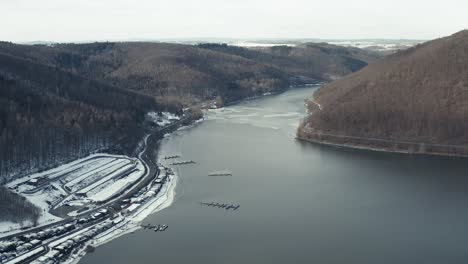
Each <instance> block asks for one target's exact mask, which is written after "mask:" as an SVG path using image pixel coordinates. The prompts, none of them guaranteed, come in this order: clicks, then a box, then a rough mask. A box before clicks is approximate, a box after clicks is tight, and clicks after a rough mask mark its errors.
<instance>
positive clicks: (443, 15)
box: [0, 0, 468, 42]
mask: <svg viewBox="0 0 468 264" xmlns="http://www.w3.org/2000/svg"><path fill="white" fill-rule="evenodd" d="M467 10H468V0H386V1H372V0H287V1H278V0H190V1H189V0H0V27H1V29H0V40H5V41H15V42H23V41H36V40H48V41H89V40H112V39H114V40H115V39H121V40H123V39H155V40H156V39H163V38H208V37H209V38H213V37H216V38H410V39H432V38H437V37H441V36H445V35H449V34H452V33H455V32H457V31H459V30H462V29H464V28H468V13H467Z"/></svg>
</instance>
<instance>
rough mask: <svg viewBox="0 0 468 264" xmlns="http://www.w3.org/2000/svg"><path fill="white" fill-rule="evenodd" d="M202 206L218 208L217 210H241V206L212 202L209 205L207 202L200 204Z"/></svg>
mask: <svg viewBox="0 0 468 264" xmlns="http://www.w3.org/2000/svg"><path fill="white" fill-rule="evenodd" d="M200 204H201V205H205V206H208V207H217V208H222V209H225V210H233V211H235V210H237V209H239V208H240V205H239V204H237V205H236V204H229V203H215V202H210V203H207V202H200Z"/></svg>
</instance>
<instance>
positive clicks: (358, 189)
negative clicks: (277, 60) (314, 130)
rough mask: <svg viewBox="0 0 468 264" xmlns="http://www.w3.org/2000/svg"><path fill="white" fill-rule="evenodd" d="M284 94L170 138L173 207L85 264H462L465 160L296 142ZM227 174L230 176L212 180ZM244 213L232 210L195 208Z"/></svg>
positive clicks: (467, 236) (290, 102)
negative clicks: (155, 227)
mask: <svg viewBox="0 0 468 264" xmlns="http://www.w3.org/2000/svg"><path fill="white" fill-rule="evenodd" d="M314 89H316V88H313V87H312V88H311V87H309V88H301V89H294V90H290V91H288V92H286V93H284V94H280V95H276V96H270V97H265V98H262V99H258V100H253V101H249V102H244V103H242V104H239V105H236V106H232V107H228V108H226V109H224V110H223V111H216V112H211V113H210V114H208V120H207V121H205V122H202V123H200V124H198V125H196V126H195V127H193V128H190V129H185V130H182V131H178V132H176V133H175V134H174V135H173V136H171V137H170V138H168V139H167V140H165V141H164V142H163V144H162V153H163V155H166V154H167V155H177V154H179V155H181V156H183V159H185V160H190V159H193V160H195V161H196V162H197V164H195V165H185V166H180V168H179V169H178V170H177V171H178V173H179V177H180V179H179V183H178V186H177V190H176V191H177V199H176V201H175V202H174V204H173V205H172V206H171V207H169V208H167V209H165V210H163V211H161V212H158V213H156V214H153V215H152V216H150V217H149V218H148V219H146V220H145V223H151V224H168V225H169V228H168V229H167V230H166V231H165V232H157V233H155V232H153V231H147V230H146V231H145V230H139V231H136V232H135V233H134V234H128V235H126V236H124V237H121V238H118V239H116V240H114V241H112V242H110V243H108V244H106V245H103V246H101V247H99V248H97V250H96V252H94V253H91V254H89V255H87V256H86V257H85V258H84V259H83V260H81V262H80V263H83V264H97V263H99V264H101V263H126V264H130V263H144V264H146V263H148V264H150V263H151V264H153V263H216V264H217V263H236V264H238V263H319V264H328V263H332V264H334V263H346V264H349V263H356V264H358V263H359V264H362V263H411V264H415V263H424V264H428V263H434V264H441V263H444V264H446V263H467V261H468V162H467V160H466V159H460V158H443V157H425V156H409V155H399V154H388V153H376V152H370V151H363V150H349V149H344V148H334V147H324V146H318V145H313V144H307V143H302V142H299V141H296V140H295V139H294V134H295V129H296V127H297V124H298V122H299V120H300V119H301V118H302V117H303V116H304V115H305V112H304V104H303V101H304V98H306V97H309V96H310V95H311V94H312V92H313V91H314ZM225 169H227V170H229V171H231V172H232V173H233V176H231V177H210V176H208V174H210V173H212V172H213V171H219V170H225ZM212 201H213V202H223V203H224V202H225V203H233V204H240V205H241V206H240V208H239V210H236V211H232V210H224V209H218V208H212V207H207V206H203V205H201V204H199V202H212Z"/></svg>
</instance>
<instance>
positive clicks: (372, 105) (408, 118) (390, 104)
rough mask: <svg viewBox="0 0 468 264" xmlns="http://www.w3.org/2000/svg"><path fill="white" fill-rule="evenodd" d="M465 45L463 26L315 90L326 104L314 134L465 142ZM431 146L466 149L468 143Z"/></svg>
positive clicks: (315, 118)
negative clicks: (455, 32)
mask: <svg viewBox="0 0 468 264" xmlns="http://www.w3.org/2000/svg"><path fill="white" fill-rule="evenodd" d="M467 46H468V31H466V30H465V31H462V32H459V33H457V34H454V35H453V36H450V37H446V38H441V39H437V40H434V41H430V42H427V43H424V44H422V45H419V46H417V47H414V48H411V49H409V50H405V51H400V52H398V53H396V54H394V55H391V56H389V57H387V58H385V59H383V60H382V61H380V62H377V63H374V64H372V65H369V66H368V67H366V68H364V69H363V70H361V71H359V72H357V73H355V74H352V75H350V76H347V77H345V78H343V79H341V80H338V81H336V82H333V83H331V84H329V85H327V86H325V87H323V88H322V89H320V90H319V91H318V92H317V93H316V94H315V97H316V100H318V102H319V103H320V104H321V105H322V108H323V109H322V110H321V111H314V114H312V115H311V116H310V117H309V120H308V123H309V125H310V126H309V127H310V128H312V129H311V130H310V132H311V133H310V134H311V135H310V136H313V135H312V134H314V133H324V134H332V135H344V136H354V137H361V138H366V137H367V138H378V139H385V140H390V141H392V140H394V141H395V142H398V141H411V142H421V143H427V144H426V146H429V145H455V146H457V147H466V146H467V145H468V133H467V131H468V66H467V65H468V49H467ZM301 130H302V131H301ZM300 132H301V133H302V132H303V129H300ZM331 141H333V140H331ZM341 141H342V140H340V143H342V142H341ZM347 141H348V142H349V143H353V141H354V140H352V139H350V138H348V140H347ZM345 143H346V140H345ZM359 144H361V143H359ZM364 145H365V144H364ZM433 149H434V150H433V152H441V153H444V152H446V153H449V154H451V153H458V154H464V155H467V154H468V148H465V149H464V150H463V149H461V148H456V149H454V147H452V146H448V147H443V146H434V148H433ZM427 151H431V150H430V149H427Z"/></svg>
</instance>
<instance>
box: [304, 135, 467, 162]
mask: <svg viewBox="0 0 468 264" xmlns="http://www.w3.org/2000/svg"><path fill="white" fill-rule="evenodd" d="M295 139H296V140H298V141H303V142H306V143H311V144H316V145H322V146H329V147H337V148H348V149H355V150H367V151H375V152H381V153H394V154H406V155H418V156H434V157H454V158H468V155H463V154H450V153H443V152H416V151H409V150H403V149H388V148H378V147H371V146H367V145H357V144H339V143H334V142H331V141H323V140H314V139H309V138H304V137H298V136H296V137H295Z"/></svg>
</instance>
